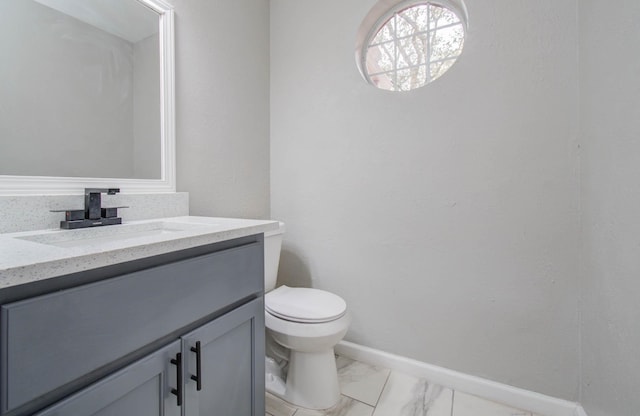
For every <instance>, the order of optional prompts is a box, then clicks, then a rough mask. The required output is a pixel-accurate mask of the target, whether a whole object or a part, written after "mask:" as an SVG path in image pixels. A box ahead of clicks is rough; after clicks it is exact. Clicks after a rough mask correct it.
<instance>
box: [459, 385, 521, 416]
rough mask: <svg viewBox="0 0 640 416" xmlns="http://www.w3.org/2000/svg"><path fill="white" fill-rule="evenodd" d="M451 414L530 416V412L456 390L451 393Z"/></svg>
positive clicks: (466, 415) (467, 415)
mask: <svg viewBox="0 0 640 416" xmlns="http://www.w3.org/2000/svg"><path fill="white" fill-rule="evenodd" d="M452 415H453V416H531V412H528V411H526V410H520V409H515V408H513V407H509V406H505V405H502V404H499V403H495V402H492V401H489V400H485V399H481V398H479V397H476V396H472V395H470V394H465V393H461V392H459V391H456V392H455V393H454V395H453V414H452Z"/></svg>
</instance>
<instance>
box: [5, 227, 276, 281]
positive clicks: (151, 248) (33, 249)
mask: <svg viewBox="0 0 640 416" xmlns="http://www.w3.org/2000/svg"><path fill="white" fill-rule="evenodd" d="M277 228H278V222H277V221H263V220H246V219H236V218H215V217H195V216H186V217H172V218H161V219H153V220H143V221H130V222H127V223H123V224H122V225H110V226H104V227H95V228H85V229H81V230H59V229H54V230H41V231H27V232H20V233H7V234H0V290H1V289H3V288H7V287H11V286H17V285H22V284H27V283H31V282H36V281H40V280H45V279H49V278H53V277H58V276H63V275H66V274H70V273H75V272H81V271H84V270H90V269H95V268H98V267H103V266H109V265H113V264H118V263H123V262H127V261H132V260H137V259H141V258H145V257H150V256H156V255H160V254H165V253H169V252H173V251H178V250H184V249H188V248H192V247H197V246H201V245H205V244H211V243H216V242H220V241H225V240H231V239H234V238H239V237H244V236H249V235H253V234H260V233H263V232H266V231H271V230H275V229H277ZM70 233H74V234H70ZM113 236H116V238H113Z"/></svg>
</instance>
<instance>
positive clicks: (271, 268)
mask: <svg viewBox="0 0 640 416" xmlns="http://www.w3.org/2000/svg"><path fill="white" fill-rule="evenodd" d="M279 224H280V226H279V227H278V229H277V230H272V231H267V232H266V233H264V291H265V292H269V291H270V290H273V289H275V287H276V280H277V279H278V265H279V264H280V249H281V248H282V235H283V234H284V223H283V222H281V223H279Z"/></svg>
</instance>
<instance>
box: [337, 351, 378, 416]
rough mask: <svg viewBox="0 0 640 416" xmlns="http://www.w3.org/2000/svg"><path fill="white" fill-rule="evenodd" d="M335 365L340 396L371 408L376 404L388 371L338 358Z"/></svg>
mask: <svg viewBox="0 0 640 416" xmlns="http://www.w3.org/2000/svg"><path fill="white" fill-rule="evenodd" d="M336 365H337V367H338V380H339V381H340V391H341V392H342V394H344V395H345V396H349V397H351V398H354V399H356V400H358V401H361V402H363V403H366V404H368V405H371V406H375V405H376V404H377V403H378V399H379V398H380V394H381V393H382V389H383V388H384V385H385V383H386V382H387V378H388V377H389V373H390V370H388V369H386V368H382V367H375V366H372V365H369V364H365V363H361V362H359V361H354V360H351V359H349V358H346V357H340V356H339V357H338V358H337V360H336Z"/></svg>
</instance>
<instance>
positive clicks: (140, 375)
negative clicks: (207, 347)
mask: <svg viewBox="0 0 640 416" xmlns="http://www.w3.org/2000/svg"><path fill="white" fill-rule="evenodd" d="M179 352H180V341H177V340H176V341H175V342H173V343H171V344H170V345H168V346H166V347H164V348H162V349H161V350H158V351H156V352H154V353H152V354H150V355H148V356H146V357H145V358H143V359H141V360H139V361H137V362H135V363H133V364H131V365H130V366H128V367H125V368H124V369H122V370H120V371H118V372H117V373H115V374H113V375H111V376H109V377H107V378H105V379H103V380H101V381H99V382H97V383H95V384H93V385H91V386H89V387H87V388H86V389H84V390H81V391H80V392H78V393H76V394H74V395H72V396H69V397H68V398H66V399H64V400H63V401H61V402H59V403H57V404H54V405H53V406H51V407H49V408H47V409H45V410H43V411H42V412H40V413H38V414H37V416H124V415H131V416H133V415H135V416H180V407H179V406H178V404H177V401H176V400H177V398H176V396H175V395H173V394H172V393H171V390H172V389H175V387H176V382H177V378H178V376H177V368H178V367H177V366H176V365H174V364H171V360H172V359H175V358H176V354H177V353H179Z"/></svg>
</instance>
